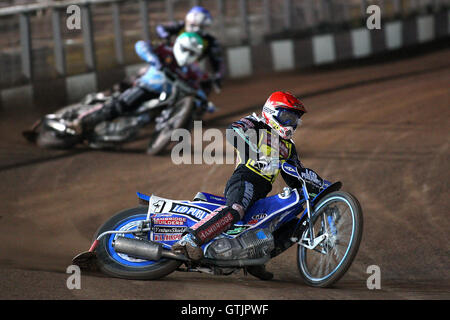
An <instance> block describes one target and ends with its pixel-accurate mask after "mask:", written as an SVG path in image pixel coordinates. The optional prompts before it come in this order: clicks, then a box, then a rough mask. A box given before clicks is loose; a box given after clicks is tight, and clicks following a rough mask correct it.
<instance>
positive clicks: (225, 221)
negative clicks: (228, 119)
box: [172, 91, 323, 280]
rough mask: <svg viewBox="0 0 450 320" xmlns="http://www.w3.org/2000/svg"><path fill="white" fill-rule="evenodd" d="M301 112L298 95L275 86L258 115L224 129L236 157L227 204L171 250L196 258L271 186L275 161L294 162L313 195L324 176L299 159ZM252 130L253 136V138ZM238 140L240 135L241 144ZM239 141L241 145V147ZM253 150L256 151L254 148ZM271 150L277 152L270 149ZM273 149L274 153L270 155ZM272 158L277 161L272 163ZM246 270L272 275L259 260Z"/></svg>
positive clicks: (297, 185)
mask: <svg viewBox="0 0 450 320" xmlns="http://www.w3.org/2000/svg"><path fill="white" fill-rule="evenodd" d="M304 113H306V109H305V107H304V105H303V103H302V102H301V101H300V100H299V99H298V98H296V97H295V96H294V95H292V94H290V93H288V92H281V91H278V92H274V93H272V94H271V95H270V97H269V98H268V99H267V101H266V103H265V104H264V107H263V110H262V118H259V117H258V116H257V115H256V114H253V115H250V116H247V117H244V118H242V119H240V120H239V121H236V122H234V123H232V124H231V125H230V126H229V128H228V129H232V130H234V131H236V132H237V133H238V134H237V135H236V134H234V135H229V134H227V140H228V141H229V142H230V143H231V144H233V146H234V147H235V148H236V150H237V152H238V159H239V160H240V161H239V163H238V164H237V166H236V169H235V170H234V172H233V175H232V176H231V178H230V179H229V180H228V182H227V185H226V187H225V192H224V194H225V198H226V205H225V206H223V207H220V208H218V209H216V210H215V211H213V212H211V213H210V214H209V215H207V216H206V217H205V218H204V219H203V220H201V221H199V222H198V223H196V224H195V225H194V226H193V227H191V228H189V229H188V230H187V231H186V232H185V235H184V236H183V237H182V238H181V239H180V241H178V242H177V243H175V244H174V245H173V246H172V250H173V251H174V252H176V253H184V254H187V255H188V256H189V258H191V259H192V260H194V261H198V260H200V259H202V257H203V250H202V248H201V245H203V244H204V243H207V242H208V241H210V240H211V239H213V238H215V237H216V236H218V235H220V234H221V233H222V232H225V231H227V230H228V229H230V228H231V227H232V226H233V225H234V224H235V223H237V222H238V221H240V220H241V219H242V218H243V217H244V214H245V212H246V210H247V209H248V208H249V207H250V206H251V205H252V204H253V203H255V201H257V200H259V199H262V198H265V197H266V196H267V194H268V193H269V192H270V191H271V190H272V184H273V182H274V181H275V178H276V177H277V175H278V174H279V173H280V167H279V165H278V164H279V163H283V162H284V161H287V162H289V163H290V164H293V165H295V166H296V167H297V168H298V170H299V173H300V174H301V175H302V177H303V178H304V179H305V181H306V182H307V188H308V191H309V192H310V193H316V194H317V193H318V192H319V191H320V190H321V189H322V188H323V180H322V179H321V178H320V177H319V176H318V175H317V174H316V173H315V172H314V171H313V170H310V169H307V168H305V167H304V166H303V165H302V163H301V162H300V160H299V158H298V155H297V151H296V149H295V145H294V142H293V140H292V137H293V134H294V131H295V130H296V128H297V126H298V125H300V123H301V120H300V118H301V117H302V115H303V114H304ZM251 129H253V130H251ZM255 134H256V137H255V136H253V137H252V135H255ZM239 139H244V143H242V140H241V141H239ZM252 141H253V142H255V143H252ZM242 145H244V146H245V147H244V148H242ZM238 146H241V147H238ZM252 149H253V150H255V152H253V153H252V152H251V151H252ZM273 149H276V150H277V151H278V152H275V153H273ZM273 154H276V156H277V157H276V158H273V156H271V155H273ZM273 160H275V162H276V163H275V164H276V166H273ZM281 174H282V176H283V178H284V180H285V182H286V183H287V185H288V186H289V187H291V188H300V187H301V184H300V182H299V181H298V180H297V179H296V178H294V177H292V176H289V175H287V174H286V173H284V172H283V171H281ZM247 271H248V272H249V273H250V274H252V275H254V276H255V277H258V278H260V279H262V280H270V279H272V277H273V274H272V273H270V272H268V271H266V270H265V266H263V265H262V266H252V267H248V268H247Z"/></svg>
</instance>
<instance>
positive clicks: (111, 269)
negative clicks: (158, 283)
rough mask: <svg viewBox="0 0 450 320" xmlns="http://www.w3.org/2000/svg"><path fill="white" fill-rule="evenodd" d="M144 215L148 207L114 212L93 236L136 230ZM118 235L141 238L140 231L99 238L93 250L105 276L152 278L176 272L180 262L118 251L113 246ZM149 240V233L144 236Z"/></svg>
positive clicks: (145, 216) (135, 278) (137, 278)
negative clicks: (152, 259) (153, 259)
mask: <svg viewBox="0 0 450 320" xmlns="http://www.w3.org/2000/svg"><path fill="white" fill-rule="evenodd" d="M146 218H147V208H145V207H136V208H132V209H127V210H124V211H121V212H119V213H117V214H116V215H115V216H113V217H112V218H111V219H109V220H108V221H107V222H105V223H104V224H103V225H102V226H101V227H100V228H99V229H98V231H97V232H96V234H95V238H97V237H98V236H99V235H100V234H102V233H103V232H105V231H129V230H133V229H137V228H138V226H139V223H140V222H141V221H142V220H145V219H146ZM119 236H122V237H123V236H124V237H129V238H136V237H140V238H142V237H143V235H142V234H135V233H126V234H124V233H119V234H110V235H106V236H104V237H102V238H101V239H100V241H99V244H98V246H97V249H96V253H97V264H98V266H99V268H100V270H101V271H102V272H104V273H106V274H107V275H110V276H113V277H117V278H123V279H134V280H154V279H159V278H162V277H164V276H166V275H168V274H169V273H172V272H173V271H175V270H176V269H177V268H178V267H179V266H180V265H181V263H182V262H180V261H176V260H168V259H161V260H158V261H148V260H141V259H136V258H133V257H130V256H128V255H125V254H122V253H117V252H116V251H115V250H114V247H113V245H112V243H113V241H114V239H116V238H117V237H119ZM145 237H146V239H147V240H148V235H147V236H145Z"/></svg>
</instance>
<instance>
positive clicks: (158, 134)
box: [22, 69, 218, 155]
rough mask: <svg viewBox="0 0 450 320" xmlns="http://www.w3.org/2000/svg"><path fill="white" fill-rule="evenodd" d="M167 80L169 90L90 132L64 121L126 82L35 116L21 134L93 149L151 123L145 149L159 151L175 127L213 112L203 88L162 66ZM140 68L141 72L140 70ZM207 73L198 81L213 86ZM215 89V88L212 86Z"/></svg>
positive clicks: (50, 144)
mask: <svg viewBox="0 0 450 320" xmlns="http://www.w3.org/2000/svg"><path fill="white" fill-rule="evenodd" d="M163 71H164V73H165V76H166V79H167V81H168V82H170V83H171V86H172V90H171V92H170V93H166V92H162V93H161V94H160V96H159V97H158V98H156V99H152V100H149V101H146V102H144V103H143V104H142V105H141V106H139V107H138V108H137V109H136V110H135V111H133V112H130V113H127V114H124V115H122V116H120V117H118V118H116V119H114V120H112V121H104V122H101V123H99V124H97V125H96V127H95V129H94V130H93V131H92V132H88V133H81V134H79V133H76V132H75V131H74V130H73V129H71V128H70V126H69V125H68V122H71V121H73V120H75V119H76V118H79V117H81V116H82V115H83V114H84V113H86V112H89V111H90V110H93V109H97V108H101V107H102V106H103V105H104V104H105V103H107V101H108V100H110V99H114V98H117V97H118V96H119V95H120V93H121V92H122V91H123V89H125V88H126V87H129V85H128V86H126V85H125V86H122V87H120V86H116V87H115V90H114V91H113V92H112V93H109V92H99V93H94V94H88V95H87V96H86V97H85V98H84V99H83V100H82V101H81V102H80V103H77V104H72V105H70V106H67V107H64V108H62V109H60V110H57V111H56V112H54V113H52V114H47V115H45V116H44V117H43V118H42V119H39V120H38V121H37V122H36V123H35V124H34V125H33V126H32V127H31V129H30V130H25V131H23V133H22V134H23V136H24V137H25V138H26V139H27V140H28V141H30V142H32V143H36V144H37V145H38V146H40V147H44V148H57V149H68V148H71V147H73V146H75V145H76V144H79V143H84V142H87V144H88V146H89V147H91V148H95V149H101V148H115V147H119V146H120V145H122V144H124V143H126V142H129V141H132V140H133V139H135V138H136V137H137V136H138V134H139V133H140V132H141V130H142V129H143V128H144V127H148V126H149V125H150V124H152V123H154V129H153V131H152V133H151V136H150V140H149V143H148V147H147V153H148V154H150V155H155V154H158V153H161V152H162V151H163V150H164V149H165V148H166V147H167V146H168V145H169V143H170V141H171V140H170V138H171V134H172V132H173V131H174V130H175V129H178V128H186V129H190V128H191V126H192V122H193V120H197V119H199V118H201V116H202V114H203V113H204V112H205V111H209V112H214V110H215V109H216V108H215V106H214V105H213V104H212V103H211V102H210V101H208V100H207V97H206V94H205V92H204V91H199V90H196V89H194V88H193V87H192V86H190V85H189V84H188V83H187V82H185V81H184V80H183V79H181V78H180V77H179V76H178V74H176V73H174V72H172V71H170V70H169V69H163ZM142 73H143V72H141V74H142ZM213 83H214V81H213V80H212V79H208V75H207V73H204V74H203V75H202V84H203V85H205V86H207V85H210V86H213ZM214 89H215V90H216V92H217V90H218V89H217V88H215V87H214Z"/></svg>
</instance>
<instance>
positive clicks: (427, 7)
mask: <svg viewBox="0 0 450 320" xmlns="http://www.w3.org/2000/svg"><path fill="white" fill-rule="evenodd" d="M4 3H5V2H0V5H1V4H4ZM196 4H201V5H203V6H205V7H206V8H207V9H209V10H210V11H211V13H212V15H213V17H214V23H213V25H212V27H211V33H213V34H215V35H216V36H217V37H218V38H219V40H220V41H221V42H222V43H223V44H224V47H225V49H224V53H225V61H226V64H227V74H228V76H229V77H232V78H235V77H243V76H251V75H254V74H257V73H260V72H272V71H282V70H290V69H295V68H299V67H304V66H309V65H316V64H322V63H332V62H334V61H339V60H342V59H349V58H359V57H364V56H367V55H370V54H373V53H376V52H379V51H380V50H391V49H396V48H400V47H403V46H406V45H410V44H413V43H421V42H427V41H431V40H433V39H436V38H439V37H443V36H448V30H449V27H448V20H449V14H448V7H449V1H448V0H378V1H369V0H203V1H199V0H197V1H193V0H134V1H131V0H96V1H94V0H84V1H52V2H48V1H44V2H38V3H31V4H22V5H19V6H9V7H8V6H7V7H3V8H0V35H1V37H0V48H1V51H0V106H2V107H5V106H6V105H10V104H14V105H16V104H22V105H31V104H33V103H35V102H39V103H50V104H60V103H65V102H67V101H74V100H76V99H79V98H80V97H81V96H82V95H83V94H85V93H86V92H90V91H94V90H98V89H104V88H106V87H109V86H111V85H112V84H113V83H114V82H116V81H118V80H120V78H122V77H123V76H125V75H127V74H131V73H133V72H135V70H137V68H139V67H140V66H141V63H140V61H139V60H138V58H137V56H136V54H135V53H134V49H133V46H134V43H135V42H136V41H137V40H140V39H145V40H155V39H156V38H157V37H156V34H155V27H156V25H157V24H159V23H164V22H167V21H174V20H182V19H183V18H184V15H185V13H186V12H187V10H189V8H190V7H191V6H192V5H196ZM370 5H377V6H378V7H379V8H380V10H381V14H382V15H381V17H382V20H383V27H382V28H381V30H368V29H367V27H366V20H367V17H368V13H367V8H368V7H369V6H370ZM74 6H75V7H74ZM77 10H79V11H77ZM77 12H79V16H77V15H76V14H77ZM77 18H79V21H78V22H79V24H78V25H77V21H76V19H77ZM263 69H264V70H263ZM55 89H56V90H55ZM11 101H12V102H14V103H11Z"/></svg>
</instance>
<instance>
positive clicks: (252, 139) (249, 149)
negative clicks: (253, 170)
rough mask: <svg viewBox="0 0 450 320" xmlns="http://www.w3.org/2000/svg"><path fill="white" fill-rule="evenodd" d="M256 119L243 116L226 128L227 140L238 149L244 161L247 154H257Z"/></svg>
mask: <svg viewBox="0 0 450 320" xmlns="http://www.w3.org/2000/svg"><path fill="white" fill-rule="evenodd" d="M257 126H258V121H257V120H256V119H253V118H252V117H244V118H242V119H240V120H238V121H235V122H233V123H232V124H231V125H229V126H228V128H227V133H226V138H227V141H228V142H229V143H230V144H231V145H232V146H233V147H234V148H235V149H236V150H237V151H238V153H239V156H240V157H241V159H242V160H243V161H244V162H245V161H246V159H248V157H249V156H251V155H254V154H258V153H259V151H258V148H257V131H258V130H257Z"/></svg>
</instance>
